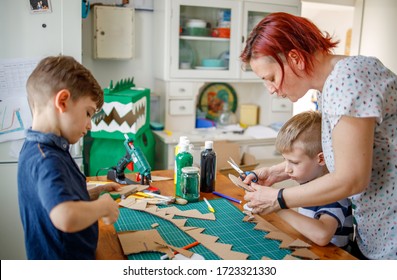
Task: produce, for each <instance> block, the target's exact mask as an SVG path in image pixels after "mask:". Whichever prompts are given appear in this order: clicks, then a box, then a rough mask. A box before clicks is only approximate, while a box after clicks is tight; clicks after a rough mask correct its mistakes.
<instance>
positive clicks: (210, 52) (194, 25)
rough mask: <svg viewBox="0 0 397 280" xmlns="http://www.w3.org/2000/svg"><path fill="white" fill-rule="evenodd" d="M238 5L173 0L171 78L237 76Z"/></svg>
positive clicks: (206, 0) (239, 31)
mask: <svg viewBox="0 0 397 280" xmlns="http://www.w3.org/2000/svg"><path fill="white" fill-rule="evenodd" d="M240 7H241V3H240V2H238V1H236V2H235V1H225V0H217V1H212V0H201V1H197V0H175V1H173V6H172V15H171V32H170V34H171V65H170V76H171V77H172V78H193V79H194V78H207V79H211V78H223V79H225V78H226V79H228V78H230V79H235V78H237V77H238V74H239V71H240V70H239V65H240V64H239V61H238V51H239V46H238V43H239V38H240V37H241V27H240V13H239V12H240Z"/></svg>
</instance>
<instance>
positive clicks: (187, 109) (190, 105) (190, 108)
mask: <svg viewBox="0 0 397 280" xmlns="http://www.w3.org/2000/svg"><path fill="white" fill-rule="evenodd" d="M169 114H170V115H171V116H182V115H193V114H195V107H194V100H193V99H171V100H169Z"/></svg>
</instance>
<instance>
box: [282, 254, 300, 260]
mask: <svg viewBox="0 0 397 280" xmlns="http://www.w3.org/2000/svg"><path fill="white" fill-rule="evenodd" d="M283 260H289V261H298V260H300V259H299V258H295V257H294V256H291V255H285V257H284V258H283Z"/></svg>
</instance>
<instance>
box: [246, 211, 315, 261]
mask: <svg viewBox="0 0 397 280" xmlns="http://www.w3.org/2000/svg"><path fill="white" fill-rule="evenodd" d="M254 216H255V219H254V220H249V219H248V216H245V217H244V218H243V221H244V222H247V221H248V222H251V223H256V226H255V227H254V229H255V230H262V231H266V232H268V234H266V235H265V236H264V237H265V238H267V239H273V240H278V241H281V244H280V248H281V249H290V250H295V251H294V252H293V253H292V255H286V256H285V257H284V260H299V259H298V258H295V257H294V256H297V257H301V258H304V259H318V258H319V257H318V256H317V255H316V254H314V253H313V252H311V251H310V250H308V249H307V248H310V247H311V245H310V244H308V243H306V242H305V241H303V240H301V239H299V238H298V239H293V238H292V237H290V236H289V235H288V234H286V233H284V232H281V231H280V230H279V229H278V228H277V227H275V226H274V225H272V224H271V223H269V222H268V221H266V220H265V219H263V218H262V217H261V216H259V215H257V214H255V215H254ZM303 249H305V250H303ZM264 258H266V257H263V258H262V259H264Z"/></svg>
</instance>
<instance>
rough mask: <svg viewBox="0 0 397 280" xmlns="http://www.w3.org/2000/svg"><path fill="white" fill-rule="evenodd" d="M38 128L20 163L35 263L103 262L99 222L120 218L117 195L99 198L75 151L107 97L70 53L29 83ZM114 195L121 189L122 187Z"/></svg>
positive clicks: (44, 64)
mask: <svg viewBox="0 0 397 280" xmlns="http://www.w3.org/2000/svg"><path fill="white" fill-rule="evenodd" d="M27 92H28V101H29V106H30V108H31V111H32V115H33V123H32V128H31V129H29V130H28V131H27V135H26V140H25V143H24V145H23V147H22V150H21V153H20V157H19V164H18V199H19V209H20V215H21V220H22V225H23V228H24V232H25V246H26V252H27V257H28V259H95V251H96V247H97V242H98V222H97V221H98V219H99V218H102V219H103V221H104V222H105V223H106V224H112V223H114V222H115V221H116V220H117V217H118V214H119V210H118V205H117V203H116V202H115V201H113V199H112V198H111V197H110V196H109V195H107V194H106V195H103V196H101V197H99V198H98V199H96V200H93V201H91V200H90V195H89V193H88V191H87V186H86V178H85V176H84V175H83V174H82V173H81V172H80V169H79V167H78V166H77V165H76V163H75V162H74V160H73V158H72V157H71V156H70V154H69V145H70V144H74V143H76V142H77V141H78V140H79V139H80V138H81V137H82V136H84V135H85V134H86V133H87V131H88V130H90V129H91V117H92V116H93V115H94V114H95V112H96V111H97V110H98V109H100V108H101V107H102V105H103V92H102V89H101V87H100V86H99V84H98V82H97V81H96V80H95V78H94V77H93V76H92V74H91V73H90V71H89V70H87V69H86V68H85V67H84V66H83V65H81V64H80V63H78V62H77V61H76V60H75V59H74V58H72V57H69V56H57V57H47V58H44V59H43V60H41V61H40V62H39V64H38V65H37V67H36V68H35V70H34V71H33V72H32V74H31V75H30V77H29V79H28V81H27ZM104 189H106V190H112V189H113V190H118V189H119V187H118V186H117V185H115V184H111V185H105V186H104Z"/></svg>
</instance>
